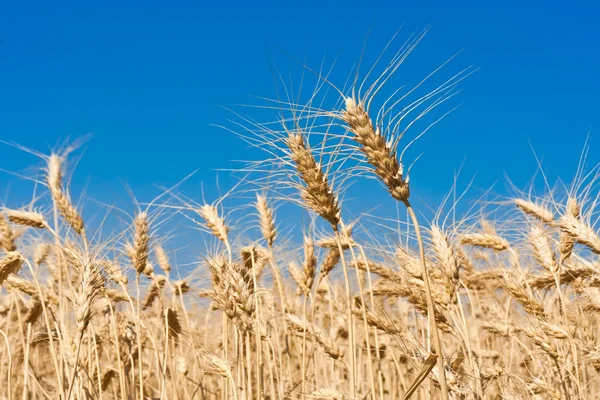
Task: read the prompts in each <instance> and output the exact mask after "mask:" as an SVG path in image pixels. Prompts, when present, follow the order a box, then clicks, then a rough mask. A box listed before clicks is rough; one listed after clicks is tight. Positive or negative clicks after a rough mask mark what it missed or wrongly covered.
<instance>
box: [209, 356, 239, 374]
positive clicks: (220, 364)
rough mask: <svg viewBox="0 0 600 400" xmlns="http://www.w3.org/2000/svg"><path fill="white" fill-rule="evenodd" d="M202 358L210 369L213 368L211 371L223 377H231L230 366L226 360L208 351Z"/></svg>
mask: <svg viewBox="0 0 600 400" xmlns="http://www.w3.org/2000/svg"><path fill="white" fill-rule="evenodd" d="M204 359H205V360H206V361H207V363H208V366H209V367H210V368H211V370H213V372H215V373H217V374H218V375H220V376H222V377H224V378H229V379H233V375H232V374H231V368H230V367H229V364H228V363H227V361H225V360H223V359H222V358H219V357H217V356H215V355H214V354H209V353H206V354H204Z"/></svg>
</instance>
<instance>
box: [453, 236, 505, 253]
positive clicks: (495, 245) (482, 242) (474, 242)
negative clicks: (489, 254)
mask: <svg viewBox="0 0 600 400" xmlns="http://www.w3.org/2000/svg"><path fill="white" fill-rule="evenodd" d="M460 243H461V244H466V245H471V246H476V247H485V248H488V249H493V250H497V251H502V250H506V249H508V248H509V246H510V245H509V243H508V241H507V240H506V239H504V238H502V237H500V236H498V235H491V234H489V233H467V234H464V235H462V236H461V238H460Z"/></svg>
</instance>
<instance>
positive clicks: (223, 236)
mask: <svg viewBox="0 0 600 400" xmlns="http://www.w3.org/2000/svg"><path fill="white" fill-rule="evenodd" d="M198 213H199V214H200V216H201V217H202V218H204V222H205V224H206V227H207V228H208V229H210V230H211V232H212V233H213V235H215V237H217V238H218V239H219V240H220V241H222V242H223V243H227V235H228V233H229V227H228V226H227V225H226V224H225V220H224V219H223V218H221V217H220V216H219V211H217V208H216V207H215V206H213V205H211V204H205V205H203V206H202V207H200V209H199V210H198Z"/></svg>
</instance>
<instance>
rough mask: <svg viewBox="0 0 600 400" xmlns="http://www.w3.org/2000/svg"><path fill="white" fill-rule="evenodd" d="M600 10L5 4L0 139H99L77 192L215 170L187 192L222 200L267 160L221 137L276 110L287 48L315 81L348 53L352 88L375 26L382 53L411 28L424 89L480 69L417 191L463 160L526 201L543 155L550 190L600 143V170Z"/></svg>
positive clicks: (344, 66) (443, 181)
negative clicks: (265, 103)
mask: <svg viewBox="0 0 600 400" xmlns="http://www.w3.org/2000/svg"><path fill="white" fill-rule="evenodd" d="M599 11H600V6H599V5H598V4H597V2H592V1H590V2H566V1H564V2H557V1H544V2H542V1H539V2H531V1H504V2H487V1H473V2H466V1H462V2H459V1H456V2H447V1H411V2H404V1H374V2H360V3H359V2H352V1H327V0H326V1H312V0H309V1H303V2H288V1H260V0H259V1H253V2H216V1H213V2H185V1H184V2H168V3H167V2H154V1H147V2H126V1H125V2H123V1H122V2H110V1H107V2H28V1H23V2H3V3H2V5H1V6H0V38H1V39H2V42H1V43H0V139H2V140H5V141H15V142H18V143H19V144H21V145H24V146H28V147H32V148H35V149H38V150H42V151H47V150H48V149H50V148H53V147H54V146H56V145H57V144H59V143H61V142H62V141H64V140H65V139H66V138H68V137H70V138H77V137H80V136H83V135H85V134H87V133H93V138H92V139H91V140H90V141H89V142H88V143H87V145H86V147H85V153H84V155H83V158H82V159H81V161H80V162H79V164H78V166H77V171H76V174H75V176H74V178H73V187H74V191H75V193H76V194H77V193H80V190H81V189H82V188H83V187H84V186H87V194H88V195H89V196H91V197H95V198H98V199H101V200H104V201H106V200H108V199H110V198H111V196H114V195H117V194H118V196H123V197H124V198H127V196H126V195H124V193H125V192H124V189H123V188H124V186H125V185H127V186H129V187H131V189H132V191H133V193H134V194H135V196H136V198H137V199H139V200H140V201H147V200H149V199H150V198H151V197H152V196H154V195H155V194H156V189H155V185H159V186H170V185H172V184H174V183H175V182H177V181H178V180H179V179H181V178H182V177H184V176H186V175H187V174H188V173H190V172H191V171H193V170H196V169H198V170H199V172H198V174H197V175H196V176H195V177H194V178H193V179H192V180H191V181H190V182H189V183H188V184H187V186H186V187H185V190H186V194H187V195H189V196H191V197H194V196H196V197H199V195H200V194H201V193H202V191H201V189H200V182H204V187H205V192H206V193H207V197H208V198H209V199H210V197H211V196H214V195H215V194H216V192H215V189H214V182H215V179H216V175H215V169H218V168H231V167H234V166H235V164H234V163H232V162H230V160H234V159H245V158H258V157H259V156H260V154H259V153H256V152H254V151H252V150H249V149H248V148H247V146H246V145H245V144H244V143H243V142H241V141H240V140H239V139H238V138H236V137H235V136H234V135H232V134H231V133H228V132H226V131H224V130H222V129H219V128H217V127H215V126H213V124H226V119H227V118H229V117H231V114H229V113H228V112H227V111H225V110H224V109H223V108H222V107H221V106H233V105H235V104H239V103H251V102H252V101H254V100H253V99H252V97H251V96H252V95H257V96H265V97H273V96H274V84H273V77H272V74H271V70H270V68H269V61H268V60H269V57H276V58H279V59H281V58H285V57H286V56H285V55H282V54H283V53H282V52H281V50H278V49H282V50H284V51H285V52H287V53H290V54H292V55H294V56H295V57H298V58H302V59H306V60H307V63H308V64H309V65H313V66H315V67H316V66H318V65H319V63H320V61H321V60H322V59H323V57H324V56H325V55H326V54H327V55H328V57H329V59H330V60H331V59H333V58H334V57H336V56H339V61H338V63H337V66H336V71H339V74H338V72H336V73H335V74H334V75H333V76H332V78H333V80H336V79H337V81H338V82H339V83H340V84H343V79H345V76H346V74H347V73H348V71H349V70H350V69H351V68H352V63H353V62H354V61H355V60H356V58H357V56H358V55H359V54H360V51H361V48H362V45H363V42H364V39H365V36H366V35H367V31H368V29H369V28H371V31H372V33H371V37H370V39H369V42H368V50H369V51H371V53H370V54H371V55H373V54H376V53H378V52H379V51H380V50H381V49H382V47H383V46H384V44H385V43H386V42H387V40H388V39H389V38H390V37H391V35H392V34H393V33H394V32H395V31H396V30H397V29H398V28H400V27H401V26H402V27H403V28H402V31H401V33H400V37H401V38H402V37H408V35H410V34H411V33H412V32H414V31H416V30H418V29H422V28H424V27H425V26H427V25H430V24H431V30H430V32H429V33H428V34H427V36H426V38H425V40H424V41H423V42H422V44H421V45H420V46H419V47H418V49H417V50H416V51H415V53H414V54H413V55H412V56H411V58H410V62H409V63H408V64H407V70H406V74H407V76H413V74H418V75H420V74H424V73H426V72H429V71H430V70H431V69H432V68H434V67H435V66H437V65H438V64H439V63H441V62H443V61H444V60H446V59H447V58H448V57H450V56H451V55H453V54H455V53H456V52H457V51H459V50H462V53H461V54H460V55H459V57H458V58H457V59H456V60H454V61H453V63H452V66H451V67H450V71H458V70H460V69H461V68H463V67H466V66H469V65H474V66H476V67H480V69H479V70H478V71H477V73H475V74H474V75H472V76H471V77H470V78H469V79H468V80H467V81H465V82H464V83H463V84H461V89H462V92H461V93H460V94H459V95H458V97H457V98H456V101H455V103H454V105H455V104H458V103H461V104H462V105H461V107H460V108H459V109H458V110H457V111H455V112H454V113H452V114H451V115H450V116H449V117H447V118H446V119H445V120H444V121H442V122H441V123H440V124H439V125H438V126H437V127H436V128H435V129H433V130H431V131H430V132H429V133H428V134H427V136H426V137H425V138H423V139H422V140H421V141H420V142H419V144H418V146H417V147H418V153H421V152H422V153H423V155H422V157H421V158H420V159H419V162H418V163H417V165H416V166H415V168H414V174H413V188H417V189H414V190H416V191H418V192H419V193H420V194H421V195H422V196H423V197H424V198H426V199H429V200H430V201H432V202H433V203H435V202H436V201H439V200H440V199H441V196H442V195H443V194H444V193H445V192H446V191H447V190H448V188H449V187H450V186H451V184H452V176H453V174H454V171H456V170H457V169H458V168H459V167H460V166H461V165H463V163H464V166H463V168H462V175H463V177H465V179H466V180H469V179H470V178H471V177H472V176H474V175H476V180H475V187H476V188H488V187H490V186H491V185H493V184H494V183H495V182H496V181H498V180H500V181H502V180H503V179H504V175H505V174H506V175H508V176H510V177H511V179H512V180H513V181H514V182H515V183H516V184H517V185H518V186H521V187H523V186H525V185H526V183H527V181H528V180H529V178H530V176H531V175H532V174H533V173H534V172H535V170H536V161H535V158H534V155H533V151H532V148H533V149H534V150H535V152H536V153H537V154H538V155H539V156H542V157H543V158H544V166H545V169H546V171H547V172H548V174H549V176H551V177H554V176H556V175H557V174H561V175H562V176H563V177H564V178H565V179H566V180H568V179H570V176H571V175H572V174H573V172H574V169H575V168H576V164H577V160H578V156H579V153H580V151H581V148H582V146H583V143H584V141H585V138H586V135H587V134H588V133H591V146H592V152H591V154H590V163H592V164H596V163H597V162H599V161H600V157H599V156H598V152H597V151H595V149H597V148H598V146H599V144H598V143H597V140H596V136H597V128H598V122H599V120H598V115H599V111H600V98H599V96H598V93H599V89H600V74H598V71H600V40H599V39H600V37H599V36H600V35H599V33H600V31H599V29H598V27H597V17H598V15H600V13H599ZM401 43H402V41H401V40H400V41H399V42H398V45H400V44H401ZM266 49H268V50H266ZM397 82H398V83H399V84H401V83H402V76H400V77H398V80H397ZM245 112H248V113H249V114H251V115H252V112H253V110H251V109H250V110H245ZM37 163H38V161H37V160H36V159H35V157H32V156H29V155H26V154H24V153H23V152H21V151H19V150H16V149H14V148H11V147H9V146H6V145H0V168H2V169H8V170H11V171H16V172H23V173H25V174H30V171H31V170H30V167H31V166H35V165H37ZM219 182H221V184H222V185H223V186H224V189H227V187H228V186H231V184H233V180H232V179H231V178H229V177H228V176H227V174H222V173H220V174H219ZM77 188H79V190H77ZM0 190H2V191H3V192H4V193H3V194H2V196H1V198H3V199H5V201H6V202H8V203H9V204H11V205H13V206H14V205H15V201H16V202H19V200H22V201H26V200H28V199H29V197H27V196H29V193H30V190H31V185H30V184H29V183H27V182H26V181H23V180H20V179H16V178H13V177H11V176H9V175H7V174H2V175H0ZM497 191H498V192H499V193H504V191H505V188H504V186H503V184H501V185H500V186H499V187H498V188H497ZM6 193H8V195H7V194H6ZM22 196H25V197H22ZM434 206H435V204H434Z"/></svg>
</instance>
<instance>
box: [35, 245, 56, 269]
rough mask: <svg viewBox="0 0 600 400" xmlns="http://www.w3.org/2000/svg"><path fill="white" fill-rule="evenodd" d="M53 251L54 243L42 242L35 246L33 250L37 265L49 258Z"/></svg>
mask: <svg viewBox="0 0 600 400" xmlns="http://www.w3.org/2000/svg"><path fill="white" fill-rule="evenodd" d="M51 251H52V245H51V244H49V243H40V244H39V245H37V246H36V247H35V250H34V252H33V262H35V264H36V265H38V266H39V265H42V264H43V263H44V262H46V260H47V259H48V256H49V255H50V252H51Z"/></svg>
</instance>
